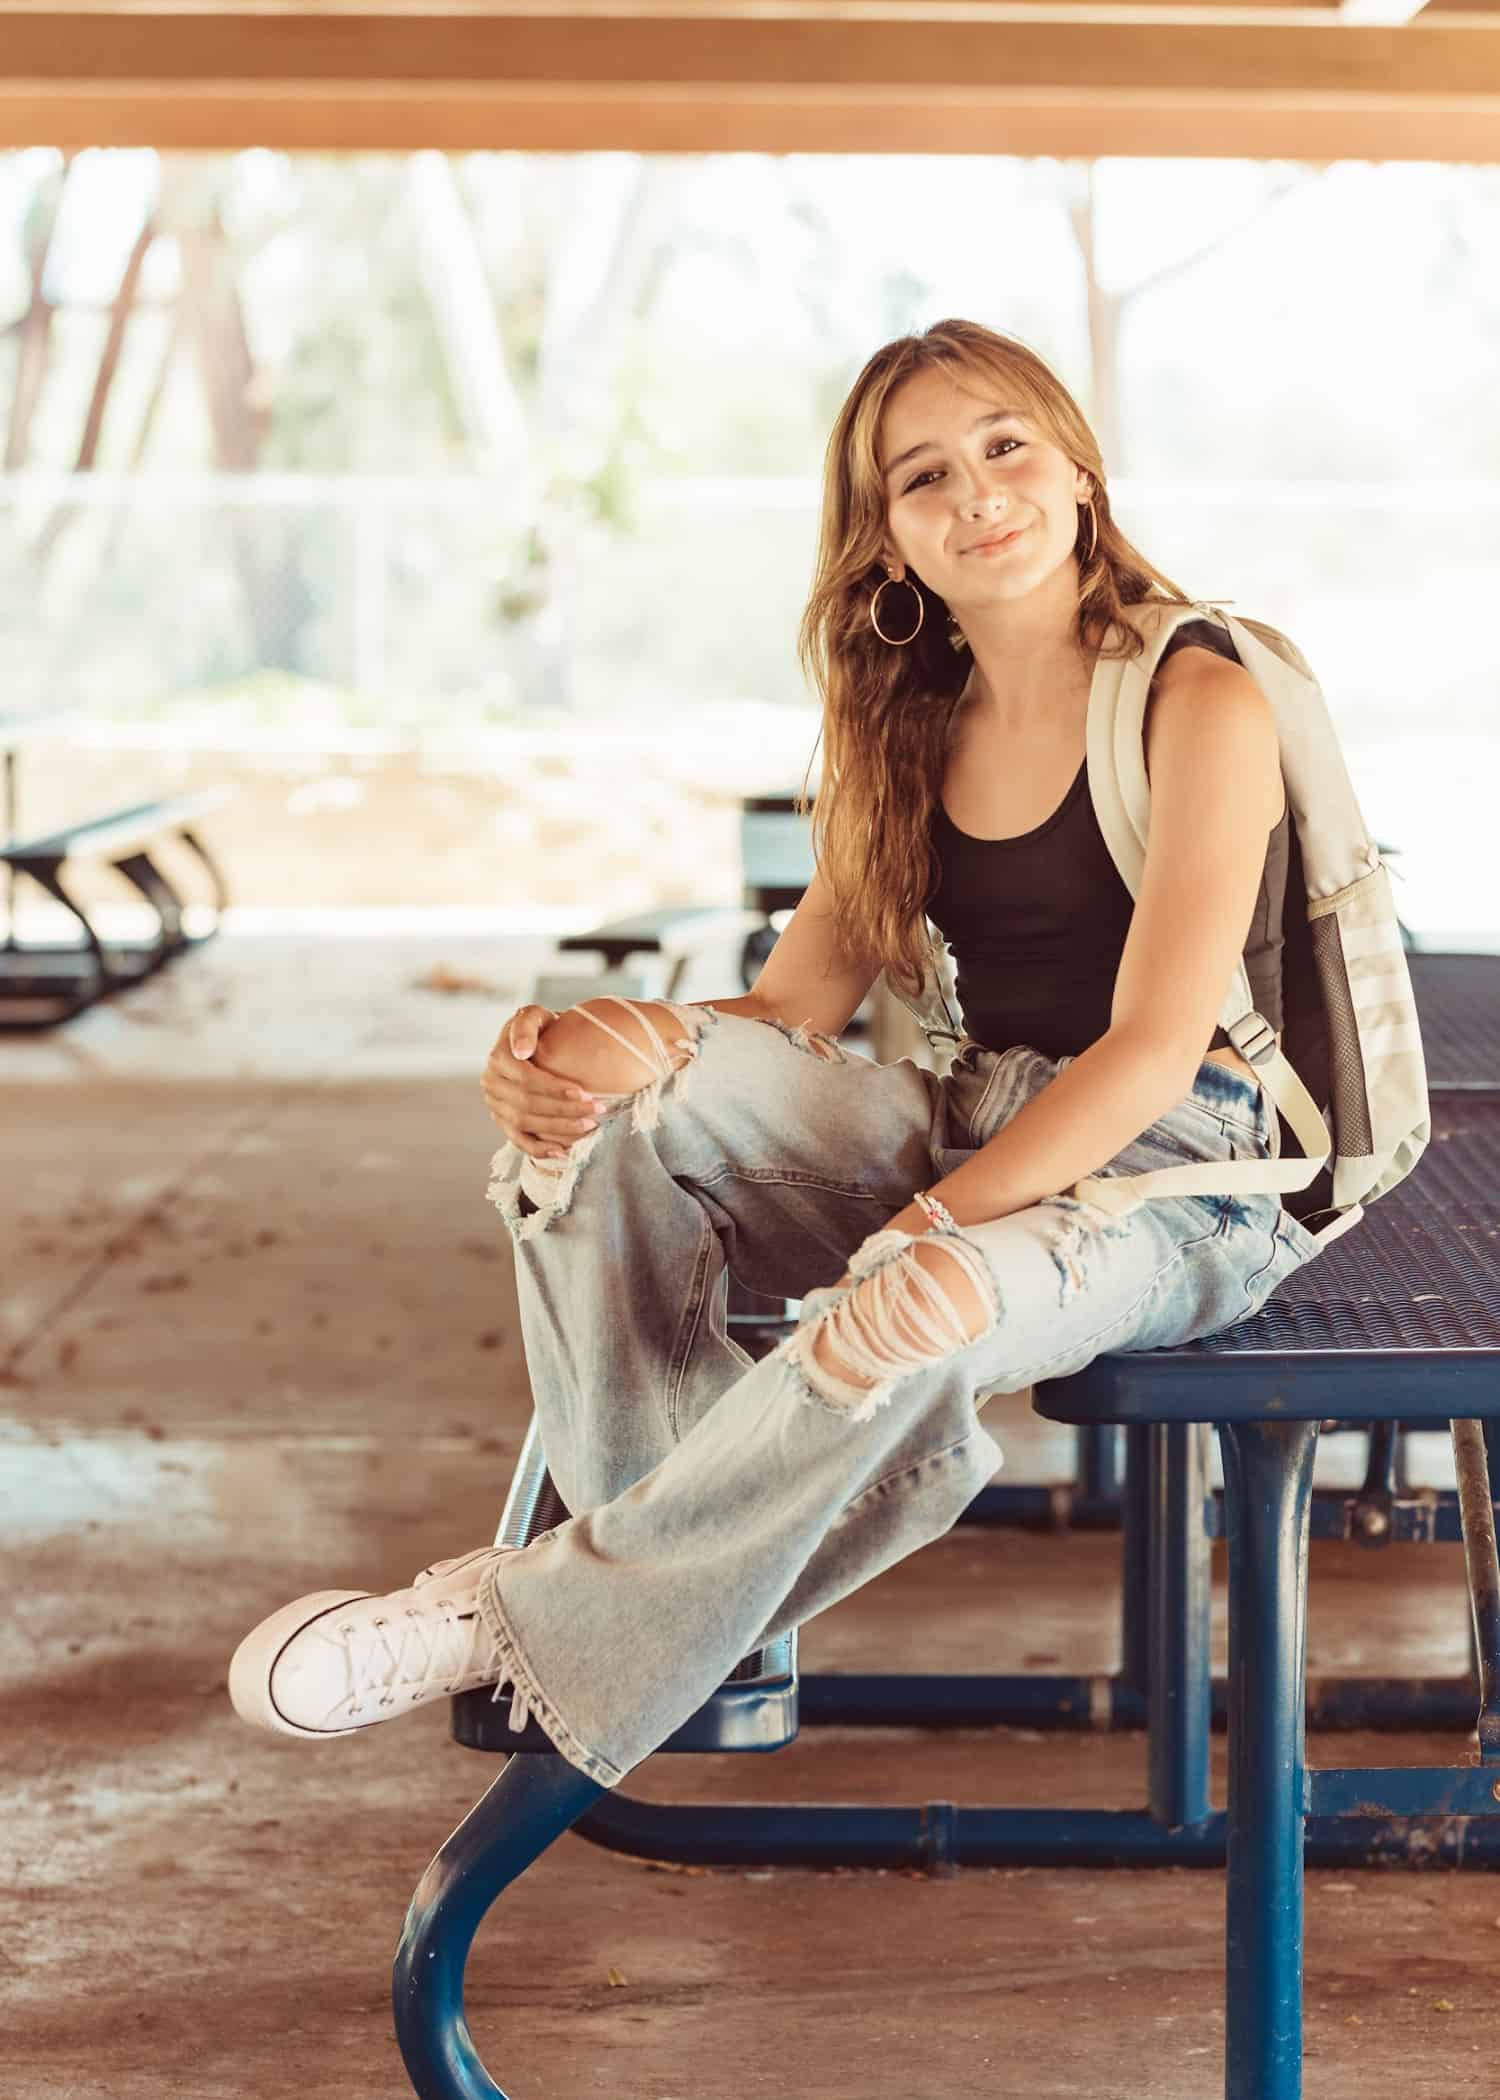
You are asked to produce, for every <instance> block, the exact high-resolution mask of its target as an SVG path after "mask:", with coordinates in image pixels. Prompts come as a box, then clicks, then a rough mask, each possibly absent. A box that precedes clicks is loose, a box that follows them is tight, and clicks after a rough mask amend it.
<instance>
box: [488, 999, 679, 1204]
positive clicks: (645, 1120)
mask: <svg viewBox="0 0 1500 2100" xmlns="http://www.w3.org/2000/svg"><path fill="white" fill-rule="evenodd" d="M606 1003H611V1004H614V1005H616V1006H623V1007H625V1008H626V1009H627V1011H628V1013H629V1015H630V1017H631V1021H630V1025H631V1026H632V1027H633V1028H634V1029H635V1030H636V1032H637V1035H638V1037H639V1041H638V1042H634V1043H633V1042H631V1041H630V1040H629V1038H628V1037H626V1036H625V1035H624V1034H622V1033H621V1031H620V1030H618V1029H616V1028H614V1027H613V1026H612V1025H611V1024H610V1023H609V1022H608V1021H606V1020H604V1019H603V1017H602V1016H601V1015H600V1014H598V1013H596V1012H595V1011H594V1009H595V1007H596V1006H599V1005H603V1004H606ZM579 1017H582V1020H583V1026H582V1027H579V1026H578V1025H577V1024H578V1018H579ZM717 1019H718V1015H717V1014H716V1013H715V1012H714V1011H713V1009H712V1008H711V1007H700V1006H680V1005H678V1004H677V1003H676V1002H675V1001H674V1000H670V999H661V1000H651V1001H649V1002H647V1003H645V1004H644V1005H640V1006H638V1005H637V1004H636V1003H635V1001H634V1000H630V999H624V998H621V997H619V996H617V995H616V994H615V993H613V992H601V993H599V994H598V995H597V997H596V998H595V999H592V1000H586V1001H585V1002H584V1004H583V1005H582V1006H573V1007H569V1008H568V1009H567V1010H566V1011H565V1012H564V1013H561V1014H559V1015H558V1016H557V1018H556V1019H555V1020H553V1021H549V1022H548V1024H547V1026H546V1028H544V1029H543V1031H542V1035H541V1038H540V1041H539V1045H538V1047H539V1048H541V1047H543V1046H545V1048H546V1050H547V1052H548V1053H549V1057H548V1063H547V1070H549V1071H551V1072H553V1073H557V1074H560V1076H562V1077H564V1078H568V1079H572V1080H573V1081H574V1082H575V1083H576V1084H577V1085H579V1086H586V1087H587V1088H588V1089H589V1090H590V1092H591V1093H592V1094H593V1095H594V1097H595V1099H596V1100H597V1101H598V1103H599V1106H600V1110H601V1118H600V1121H599V1123H598V1124H597V1125H596V1126H595V1128H594V1129H592V1130H586V1131H584V1132H583V1133H582V1134H581V1135H580V1136H578V1137H576V1138H574V1140H573V1141H572V1143H571V1144H570V1145H569V1146H568V1148H567V1151H566V1152H565V1153H564V1154H563V1156H562V1158H561V1159H550V1158H548V1159H534V1158H532V1156H531V1155H530V1154H529V1153H526V1152H522V1151H521V1149H520V1148H519V1146H516V1145H512V1144H510V1143H508V1142H507V1143H506V1144H504V1145H502V1146H501V1148H500V1150H499V1151H498V1152H497V1153H496V1154H495V1157H494V1161H493V1164H492V1168H491V1180H490V1185H489V1191H488V1194H489V1199H490V1201H491V1202H492V1203H493V1204H494V1205H495V1207H496V1209H497V1210H498V1211H499V1212H500V1214H501V1216H502V1217H503V1218H504V1219H505V1222H506V1224H507V1225H508V1226H509V1228H510V1231H511V1234H512V1236H513V1237H514V1238H515V1239H517V1240H526V1239H531V1238H533V1237H534V1236H535V1235H536V1234H537V1233H539V1232H544V1231H546V1229H547V1227H548V1226H549V1225H551V1224H552V1223H553V1222H554V1221H555V1220H556V1219H558V1218H561V1217H565V1216H566V1215H567V1213H568V1211H569V1210H570V1208H571V1207H572V1203H573V1196H574V1191H575V1190H576V1188H577V1186H578V1179H579V1175H580V1174H581V1173H582V1171H583V1168H584V1165H585V1163H586V1162H587V1160H588V1158H589V1156H590V1154H591V1153H592V1152H593V1151H594V1149H595V1147H596V1146H597V1145H598V1144H599V1142H600V1140H601V1139H602V1138H603V1136H604V1133H605V1127H606V1125H607V1123H608V1122H609V1121H611V1120H612V1119H613V1118H614V1117H615V1116H616V1115H617V1114H618V1112H619V1111H620V1110H621V1109H623V1108H626V1107H628V1108H629V1110H630V1126H629V1127H630V1128H631V1129H632V1130H653V1129H655V1127H656V1126H657V1124H658V1123H659V1122H660V1121H661V1103H662V1096H663V1093H664V1092H665V1091H666V1089H667V1088H668V1087H669V1086H671V1087H672V1088H673V1090H674V1092H675V1093H676V1094H678V1095H680V1094H681V1093H682V1092H683V1090H684V1088H685V1086H686V1084H687V1080H688V1077H689V1075H690V1072H691V1070H692V1067H693V1066H694V1065H695V1063H696V1062H697V1056H698V1050H699V1046H700V1044H701V1041H702V1038H703V1035H704V1033H705V1031H706V1030H707V1029H708V1028H709V1027H710V1026H711V1025H712V1024H713V1023H714V1022H715V1021H717ZM564 1024H568V1025H567V1027H566V1029H565V1028H564ZM590 1024H592V1032H591V1028H590ZM600 1030H602V1032H603V1033H604V1034H605V1035H607V1036H613V1037H614V1039H615V1041H616V1043H617V1044H618V1045H619V1046H620V1048H619V1049H618V1050H614V1051H611V1050H609V1049H608V1047H607V1046H605V1047H604V1049H603V1051H602V1053H601V1052H599V1051H596V1050H595V1049H594V1048H593V1043H594V1040H595V1037H596V1034H597V1032H598V1031H600ZM585 1038H587V1041H585ZM648 1046H649V1047H648ZM624 1051H628V1052H629V1053H630V1055H631V1056H632V1057H633V1058H634V1059H635V1060H636V1061H637V1063H638V1065H639V1066H640V1067H641V1068H642V1069H643V1070H644V1071H645V1072H646V1073H647V1075H648V1076H647V1078H646V1080H645V1081H644V1083H642V1082H641V1081H640V1080H639V1077H638V1076H635V1084H633V1085H631V1086H628V1087H623V1088H619V1089H616V1088H612V1087H607V1086H606V1084H605V1081H606V1080H612V1079H620V1078H630V1077H632V1076H633V1075H631V1074H630V1073H629V1072H628V1071H626V1069H625V1062H626V1061H625V1059H624V1057H623V1056H622V1054H621V1053H622V1052H624ZM581 1053H582V1054H581ZM554 1060H556V1061H554Z"/></svg>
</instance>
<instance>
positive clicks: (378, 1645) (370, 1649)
mask: <svg viewBox="0 0 1500 2100" xmlns="http://www.w3.org/2000/svg"><path fill="white" fill-rule="evenodd" d="M434 1619H435V1621H436V1622H435V1623H434ZM340 1630H341V1633H342V1629H340ZM342 1638H343V1640H344V1644H345V1649H346V1652H347V1654H348V1658H349V1694H348V1696H349V1702H350V1704H349V1711H350V1714H351V1715H355V1714H358V1713H359V1712H360V1711H361V1708H362V1706H363V1703H364V1700H365V1698H366V1697H367V1696H369V1695H372V1694H374V1695H378V1703H379V1704H380V1705H382V1706H394V1705H396V1704H397V1702H398V1698H399V1695H400V1693H401V1692H403V1691H405V1692H406V1693H407V1694H408V1702H407V1703H408V1704H410V1705H416V1704H419V1703H420V1702H421V1701H422V1700H423V1699H426V1698H431V1697H433V1696H434V1695H435V1694H437V1693H440V1692H456V1691H464V1690H467V1689H469V1687H471V1686H473V1685H476V1684H487V1683H489V1681H490V1680H491V1679H492V1678H494V1679H497V1680H498V1681H497V1682H496V1684H495V1690H494V1695H493V1696H494V1698H495V1699H498V1698H499V1697H500V1693H501V1690H502V1689H503V1686H504V1681H505V1677H506V1675H507V1674H508V1673H507V1672H506V1671H505V1670H504V1669H503V1666H502V1665H503V1658H502V1657H501V1655H500V1652H499V1649H498V1646H497V1644H496V1641H495V1637H494V1635H493V1634H492V1633H491V1632H490V1630H489V1628H488V1627H487V1626H486V1625H485V1623H484V1621H483V1619H482V1618H481V1617H480V1615H479V1613H478V1611H477V1610H475V1611H461V1610H459V1609H458V1608H457V1607H456V1606H455V1605H454V1604H453V1603H452V1602H451V1600H449V1599H447V1598H444V1597H437V1598H434V1599H433V1600H432V1603H431V1604H430V1605H428V1606H427V1607H426V1608H425V1609H424V1610H421V1611H417V1610H414V1609H413V1608H412V1607H411V1606H409V1605H408V1606H407V1607H405V1608H404V1609H403V1611H402V1612H401V1614H400V1616H399V1617H392V1618H387V1619H376V1620H373V1621H370V1622H369V1623H368V1624H366V1625H365V1626H364V1627H360V1626H359V1625H358V1623H357V1622H356V1625H355V1630H354V1631H353V1632H352V1633H343V1634H342ZM527 1714H528V1701H527V1698H526V1694H525V1692H524V1691H523V1690H522V1688H521V1687H520V1686H519V1685H517V1686H516V1688H515V1696H514V1698H513V1699H512V1700H511V1708H510V1725H511V1727H512V1728H513V1729H518V1728H524V1727H525V1725H526V1719H527Z"/></svg>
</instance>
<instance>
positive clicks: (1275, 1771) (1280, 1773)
mask: <svg viewBox="0 0 1500 2100" xmlns="http://www.w3.org/2000/svg"><path fill="white" fill-rule="evenodd" d="M1219 1435H1220V1439H1221V1442H1222V1447H1223V1453H1224V1505H1225V1513H1226V1516H1227V1518H1228V1527H1227V1528H1228V1536H1229V1813H1228V1818H1227V1828H1226V1836H1225V1843H1226V1849H1227V1858H1228V1869H1229V1872H1228V1892H1227V1935H1226V1954H1225V1991H1226V1997H1227V2001H1228V2002H1227V2004H1226V2007H1225V2037H1224V2095H1225V2100H1299V2095H1300V2094H1301V2091H1302V1846H1303V1816H1304V1813H1305V1799H1304V1791H1305V1772H1304V1754H1305V1739H1304V1706H1303V1675H1304V1671H1305V1668H1306V1661H1307V1534H1308V1515H1309V1508H1310V1503H1311V1498H1312V1474H1313V1457H1314V1454H1315V1453H1316V1451H1317V1444H1318V1424H1317V1423H1316V1422H1226V1423H1222V1424H1221V1425H1220V1429H1219Z"/></svg>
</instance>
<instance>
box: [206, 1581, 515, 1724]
mask: <svg viewBox="0 0 1500 2100" xmlns="http://www.w3.org/2000/svg"><path fill="white" fill-rule="evenodd" d="M518 1550H519V1549H518V1548H516V1547H511V1546H502V1547H489V1548H485V1549H482V1550H480V1551H477V1552H474V1553H465V1554H459V1555H457V1556H455V1558H454V1559H453V1560H451V1561H439V1562H435V1563H434V1565H433V1569H432V1570H431V1571H429V1579H427V1580H425V1581H421V1582H419V1583H417V1584H413V1585H412V1586H411V1587H410V1588H409V1589H404V1590H391V1591H388V1592H387V1593H386V1595H384V1596H381V1597H377V1596H372V1595H371V1594H370V1592H369V1591H368V1590H314V1591H313V1592H312V1594H311V1595H310V1596H306V1597H297V1598H295V1599H294V1600H293V1601H292V1603H290V1604H284V1605H283V1606H282V1607H281V1609H280V1611H273V1612H272V1613H271V1615H270V1617H269V1618H265V1619H262V1620H261V1622H260V1624H259V1625H258V1626H256V1627H253V1628H252V1629H251V1631H250V1632H249V1633H247V1634H246V1635H245V1638H244V1639H243V1640H242V1641H241V1642H240V1644H239V1646H238V1647H237V1648H236V1649H235V1651H234V1656H233V1659H232V1660H231V1662H230V1665H229V1697H230V1701H231V1703H232V1704H233V1706H234V1710H235V1712H236V1713H237V1714H238V1715H239V1717H240V1719H241V1720H242V1721H248V1722H250V1724H251V1725H252V1726H253V1727H256V1728H268V1729H271V1730H272V1731H273V1732H274V1733H276V1734H278V1735H299V1736H331V1735H347V1734H348V1733H349V1732H350V1731H351V1730H353V1729H356V1728H368V1727H370V1726H371V1724H372V1723H374V1722H376V1721H390V1720H394V1719H395V1717H396V1715H397V1714H403V1713H410V1712H411V1711H412V1710H413V1708H414V1707H418V1706H422V1705H425V1704H426V1703H427V1702H428V1701H429V1700H432V1699H444V1698H448V1697H449V1696H451V1695H452V1694H453V1693H455V1692H467V1691H471V1690H473V1688H474V1687H475V1686H476V1685H482V1684H493V1685H494V1687H495V1698H496V1699H498V1698H499V1697H500V1693H501V1690H502V1688H503V1685H504V1683H505V1681H506V1671H505V1665H504V1662H503V1659H502V1658H501V1656H500V1655H499V1653H498V1652H497V1650H496V1647H495V1642H494V1638H493V1636H492V1635H491V1634H490V1632H489V1630H488V1628H487V1627H486V1626H485V1623H484V1621H483V1619H482V1618H481V1617H480V1616H479V1610H478V1604H477V1591H478V1589H479V1585H480V1583H481V1581H482V1580H483V1578H484V1577H485V1576H486V1575H487V1574H488V1572H489V1570H490V1569H491V1568H492V1567H493V1565H494V1563H495V1559H496V1556H497V1554H499V1553H511V1552H516V1551H518ZM438 1570H442V1571H443V1573H442V1574H441V1575H439V1574H438ZM528 1713H529V1704H528V1701H527V1698H526V1695H525V1693H524V1691H523V1690H522V1689H521V1688H520V1687H519V1686H517V1687H516V1689H515V1696H514V1698H513V1699H512V1701H511V1710H510V1725H511V1727H512V1728H515V1729H520V1728H524V1727H525V1725H526V1720H527V1717H528Z"/></svg>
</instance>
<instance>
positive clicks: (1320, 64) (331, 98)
mask: <svg viewBox="0 0 1500 2100" xmlns="http://www.w3.org/2000/svg"><path fill="white" fill-rule="evenodd" d="M1355 4H1357V5H1360V4H1364V5H1367V4H1372V0H1355ZM1395 4H1400V0H1395ZM33 144H46V145H58V146H66V145H77V146H103V145H153V146H158V147H161V148H164V149H173V148H176V149H199V150H214V149H221V148H233V147H240V146H274V147H283V148H289V149H306V150H311V151H330V150H386V149H389V150H401V149H410V148H416V147H422V146H438V147H443V148H447V149H450V150H457V151H462V150H468V149H473V148H492V149H518V148H525V149H542V150H560V151H579V150H598V149H607V148H628V149H634V150H638V151H658V152H679V153H701V152H722V151H750V152H863V153H871V152H900V153H906V152H922V153H1006V154H1042V153H1045V154H1056V155H1067V156H1081V157H1094V156H1097V155H1104V154H1116V155H1120V154H1127V155H1128V154H1145V155H1150V156H1153V157H1157V156H1166V155H1178V154H1181V155H1189V156H1192V155H1212V156H1229V155H1234V156H1238V155H1246V156H1251V157H1260V158H1285V159H1296V160H1306V161H1314V162H1324V161H1329V160H1336V159H1345V158H1354V159H1368V160H1395V159H1421V160H1445V161H1494V160H1500V13H1493V14H1487V13H1484V12H1481V11H1478V10H1475V9H1472V8H1463V9H1458V8H1455V9H1452V10H1448V11H1439V10H1432V9H1428V10H1424V11H1423V12H1422V13H1421V15H1420V16H1419V17H1418V18H1417V19H1416V20H1414V21H1411V22H1409V23H1404V24H1398V25H1395V26H1392V25H1390V24H1388V23H1376V24H1368V23H1350V22H1347V21H1342V20H1340V18H1339V14H1338V12H1337V11H1336V10H1335V9H1333V8H1330V7H1304V8H1278V7H1271V6H1264V5H1261V6H1239V7H1186V6H1184V7H1178V6H1172V5H1161V4H1157V5H1144V4H1143V5H1137V6H1108V5H1100V6H1094V5H1080V6H1063V5H1035V4H1026V0H1020V4H1016V5H1005V4H995V0H946V4H936V0H742V4H741V5H740V6H738V7H734V8H717V9H714V10H713V11H712V12H711V13H710V12H706V11H705V9H704V7H703V6H702V5H701V4H694V0H657V4H656V6H655V7H654V8H653V7H651V6H648V5H632V4H629V0H615V4H606V5H599V4H594V5H588V4H580V5H578V6H575V7H572V8H564V7H559V6H557V5H553V4H544V0H534V4H533V5H531V6H530V7H528V6H526V5H525V4H524V0H522V4H520V5H513V6H511V7H510V8H508V9H506V10H505V11H501V10H500V9H499V8H496V7H491V6H487V5H483V6H482V5H475V4H473V0H470V4H468V5H464V4H463V0H450V4H447V5H440V4H435V5H431V6H426V7H422V8H421V9H416V8H413V7H411V6H404V5H403V6H393V5H391V4H390V0H387V4H385V5H379V4H373V5H367V6H359V5H355V4H351V0H343V4H334V5H332V6H329V5H328V4H327V0H325V4H324V7H323V8H319V7H317V6H316V5H315V6H313V7H311V8H309V7H299V8H298V10H297V11H296V12H288V11H285V10H284V9H282V8H280V7H278V6H276V5H274V4H272V5H270V6H269V7H268V6H267V5H266V4H265V0H262V4H261V6H260V7H259V8H257V9H256V10H255V11H249V10H248V9H247V8H245V7H242V6H230V7H221V8H212V7H208V6H204V5H191V4H184V5H178V6H175V7H174V6H171V5H165V6H163V5H158V6H155V7H149V6H141V5H136V4H128V5H123V6H122V5H119V4H116V5H112V6H110V5H106V6H103V7H101V6H100V5H99V0H95V4H94V5H93V6H92V7H77V6H75V7H69V6H67V5H66V4H63V5H56V6H50V7H47V6H40V5H36V4H34V0H21V6H20V8H19V11H17V10H16V7H15V0H11V4H10V6H9V7H8V8H7V13H6V20H5V23H4V28H3V31H0V146H19V145H33Z"/></svg>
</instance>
